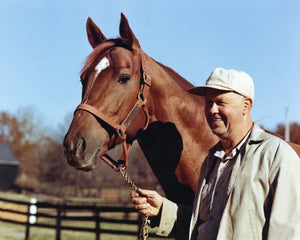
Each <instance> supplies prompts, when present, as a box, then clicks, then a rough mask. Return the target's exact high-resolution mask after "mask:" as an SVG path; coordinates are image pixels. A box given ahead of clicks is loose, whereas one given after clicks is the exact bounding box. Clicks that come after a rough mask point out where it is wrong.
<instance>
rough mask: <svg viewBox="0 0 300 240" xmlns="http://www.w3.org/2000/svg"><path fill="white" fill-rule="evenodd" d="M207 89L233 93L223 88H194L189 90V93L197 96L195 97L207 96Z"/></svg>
mask: <svg viewBox="0 0 300 240" xmlns="http://www.w3.org/2000/svg"><path fill="white" fill-rule="evenodd" d="M207 88H210V89H216V90H220V91H225V92H231V91H233V90H232V89H228V88H225V87H222V86H213V85H212V86H201V87H194V88H191V89H189V90H188V92H189V93H192V94H195V95H199V96H205V90H206V89H207Z"/></svg>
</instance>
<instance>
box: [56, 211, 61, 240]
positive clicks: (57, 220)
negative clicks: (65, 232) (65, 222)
mask: <svg viewBox="0 0 300 240" xmlns="http://www.w3.org/2000/svg"><path fill="white" fill-rule="evenodd" d="M56 211H57V216H56V240H60V222H61V218H60V216H61V206H57V209H56Z"/></svg>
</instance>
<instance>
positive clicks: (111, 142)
mask: <svg viewBox="0 0 300 240" xmlns="http://www.w3.org/2000/svg"><path fill="white" fill-rule="evenodd" d="M86 30H87V36H88V41H89V43H90V45H91V46H92V47H93V51H92V52H91V54H90V55H89V56H88V58H87V60H86V63H85V65H84V67H83V69H82V71H81V76H80V78H81V83H82V100H81V104H80V105H79V106H78V108H77V109H76V110H75V112H74V117H73V120H72V123H71V125H70V128H69V130H68V132H67V134H66V136H65V138H64V143H63V144H64V149H65V155H66V158H67V161H68V163H69V164H70V165H71V166H73V167H75V168H77V169H81V170H85V171H88V170H91V169H93V168H95V164H96V162H97V161H98V159H99V157H102V158H103V159H106V161H108V162H109V159H108V160H107V157H106V158H104V156H105V154H106V152H107V151H109V150H110V149H112V148H114V147H115V146H116V145H118V144H121V143H123V146H124V155H125V165H127V164H128V163H127V158H126V156H127V155H128V151H129V150H128V148H127V146H128V145H130V143H132V141H134V140H137V141H138V143H139V145H140V147H141V149H142V151H143V153H144V155H145V157H146V159H147V161H148V162H149V165H150V167H151V168H152V170H153V172H154V174H155V176H156V177H157V179H158V181H159V183H160V184H161V186H162V188H163V190H164V192H165V194H166V197H167V198H169V199H171V200H172V201H174V202H176V203H183V204H189V205H191V204H192V201H193V197H194V191H195V189H196V186H197V181H198V177H199V174H200V168H201V164H202V162H203V161H204V159H205V157H206V155H207V153H208V151H209V149H210V148H211V147H212V146H213V145H214V144H216V143H217V141H218V138H217V137H216V136H215V135H214V134H213V133H212V131H211V130H210V128H209V126H208V124H207V122H206V119H205V116H204V107H205V99H204V98H203V97H200V96H195V95H193V94H190V93H188V92H187V90H188V89H190V88H192V87H193V85H192V84H191V83H189V82H188V81H187V80H186V79H184V78H183V77H181V76H180V75H179V74H177V73H176V72H175V71H173V70H172V69H171V68H169V67H167V66H165V65H163V64H162V63H159V62H157V61H155V60H154V59H152V58H151V57H149V56H148V55H147V54H146V53H144V52H143V50H142V49H141V46H140V44H139V41H138V40H137V38H136V37H135V35H134V33H133V31H132V30H131V28H130V26H129V24H128V20H127V18H126V17H125V16H124V14H123V13H121V20H120V26H119V32H120V37H119V38H116V39H107V38H106V37H105V36H104V34H103V33H102V32H101V30H100V29H99V27H98V26H97V25H96V24H95V23H94V22H93V21H92V19H91V18H88V20H87V23H86ZM149 79H150V80H149ZM299 152H300V151H299Z"/></svg>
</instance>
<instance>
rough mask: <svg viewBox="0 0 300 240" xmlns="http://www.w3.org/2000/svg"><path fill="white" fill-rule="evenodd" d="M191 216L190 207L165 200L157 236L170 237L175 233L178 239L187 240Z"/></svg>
mask: <svg viewBox="0 0 300 240" xmlns="http://www.w3.org/2000/svg"><path fill="white" fill-rule="evenodd" d="M191 214H192V208H191V207H190V206H186V205H181V204H176V203H173V202H171V201H170V200H168V199H166V198H164V200H163V205H162V210H161V218H160V223H159V226H158V230H157V233H156V234H157V235H160V236H169V235H170V234H171V233H174V234H175V236H176V239H187V237H188V231H189V223H190V219H191ZM179 236H180V237H179Z"/></svg>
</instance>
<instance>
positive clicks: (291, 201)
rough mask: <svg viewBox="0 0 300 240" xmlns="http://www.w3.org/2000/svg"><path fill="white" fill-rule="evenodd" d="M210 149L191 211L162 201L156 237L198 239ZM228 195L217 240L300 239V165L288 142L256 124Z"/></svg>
mask: <svg viewBox="0 0 300 240" xmlns="http://www.w3.org/2000/svg"><path fill="white" fill-rule="evenodd" d="M214 148H215V147H214ZM214 148H212V149H211V151H210V154H209V155H208V157H207V158H206V160H205V162H204V164H203V165H202V168H201V174H200V178H199V182H198V189H197V192H196V195H195V200H194V205H193V208H188V207H186V206H180V205H176V204H174V203H172V202H170V201H168V200H167V199H165V200H164V203H163V207H162V213H161V221H160V225H159V228H158V232H157V234H158V235H164V236H168V235H169V234H170V232H171V231H172V230H174V231H175V235H176V239H182V240H185V239H190V240H191V239H196V236H195V234H194V232H195V229H196V228H197V227H195V226H197V224H196V223H197V219H198V210H199V207H200V198H199V196H201V191H202V188H203V186H204V184H205V182H206V178H207V177H208V175H209V174H210V171H211V168H212V164H213V160H214V159H213V158H214V157H213V153H214ZM227 194H228V201H227V204H226V207H225V209H224V212H223V216H222V219H221V223H220V227H219V232H218V236H217V240H262V239H263V240H267V239H268V240H277V239H278V240H299V239H300V159H299V157H298V155H297V154H296V153H295V152H294V151H293V150H292V148H291V147H290V146H289V145H288V144H287V143H286V142H284V141H282V140H281V139H279V138H277V137H274V136H272V135H270V134H267V133H266V132H265V131H263V130H262V129H261V128H260V127H259V126H257V125H256V124H255V125H254V127H253V130H252V133H251V135H250V138H249V142H248V143H247V145H246V147H245V149H244V152H241V153H240V154H239V155H238V157H237V160H236V163H235V165H234V167H233V170H232V174H231V177H230V181H229V186H228V189H227ZM189 223H190V224H189Z"/></svg>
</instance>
